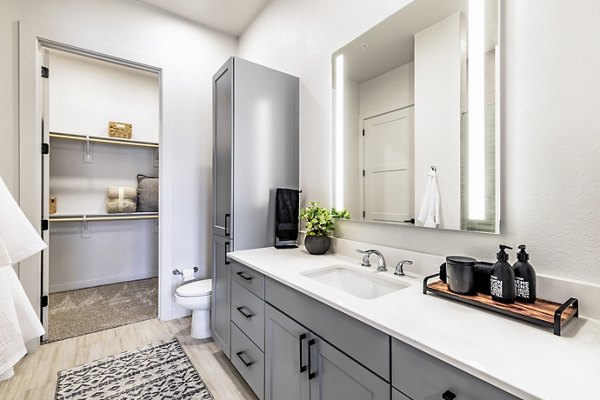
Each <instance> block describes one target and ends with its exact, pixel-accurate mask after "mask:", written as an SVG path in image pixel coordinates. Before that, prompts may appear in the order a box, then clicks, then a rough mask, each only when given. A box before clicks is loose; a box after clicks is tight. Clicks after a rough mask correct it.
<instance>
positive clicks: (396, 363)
mask: <svg viewBox="0 0 600 400" xmlns="http://www.w3.org/2000/svg"><path fill="white" fill-rule="evenodd" d="M392 385H393V386H394V387H396V388H398V389H400V390H401V391H402V392H403V393H406V395H407V396H410V398H411V399H413V400H439V399H442V398H443V399H452V398H456V399H457V400H459V399H460V400H481V399H485V400H518V398H517V397H515V396H513V395H511V394H509V393H506V392H504V391H502V390H500V389H498V388H497V387H495V386H493V385H490V384H489V383H487V382H484V381H482V380H480V379H478V378H476V377H474V376H472V375H469V374H468V373H466V372H464V371H461V370H459V369H458V368H456V367H453V366H452V365H449V364H446V363H445V362H443V361H440V360H438V359H437V358H435V357H433V356H430V355H429V354H426V353H424V352H422V351H420V350H418V349H416V348H414V347H412V346H410V345H408V344H406V343H403V342H401V341H399V340H396V339H393V340H392Z"/></svg>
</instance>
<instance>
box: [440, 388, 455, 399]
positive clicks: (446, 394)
mask: <svg viewBox="0 0 600 400" xmlns="http://www.w3.org/2000/svg"><path fill="white" fill-rule="evenodd" d="M442 399H444V400H454V399H456V395H455V394H454V393H452V392H451V391H449V390H446V391H445V392H444V394H442Z"/></svg>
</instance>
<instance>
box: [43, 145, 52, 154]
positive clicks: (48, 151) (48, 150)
mask: <svg viewBox="0 0 600 400" xmlns="http://www.w3.org/2000/svg"><path fill="white" fill-rule="evenodd" d="M42 154H50V145H49V144H48V143H42Z"/></svg>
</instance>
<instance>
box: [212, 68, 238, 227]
mask: <svg viewBox="0 0 600 400" xmlns="http://www.w3.org/2000/svg"><path fill="white" fill-rule="evenodd" d="M232 92H233V59H230V60H229V61H227V63H225V65H224V66H223V67H222V68H221V69H220V70H219V71H218V72H217V73H216V74H215V76H214V77H213V135H214V137H213V233H214V234H216V235H220V236H225V237H232V226H233V225H232V221H231V204H232V198H231V187H232V179H231V170H232V154H233V151H232V150H233V148H232V146H233V123H232V117H233V113H232V110H233V103H232V102H233V96H232Z"/></svg>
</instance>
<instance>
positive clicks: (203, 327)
mask: <svg viewBox="0 0 600 400" xmlns="http://www.w3.org/2000/svg"><path fill="white" fill-rule="evenodd" d="M211 292H212V279H203V280H200V281H193V282H189V283H185V284H183V285H181V286H179V287H178V288H177V290H176V291H175V304H178V305H180V306H181V307H183V308H187V309H188V310H192V334H191V336H192V337H193V338H196V339H206V338H209V337H210V336H211V332H210V297H211Z"/></svg>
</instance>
